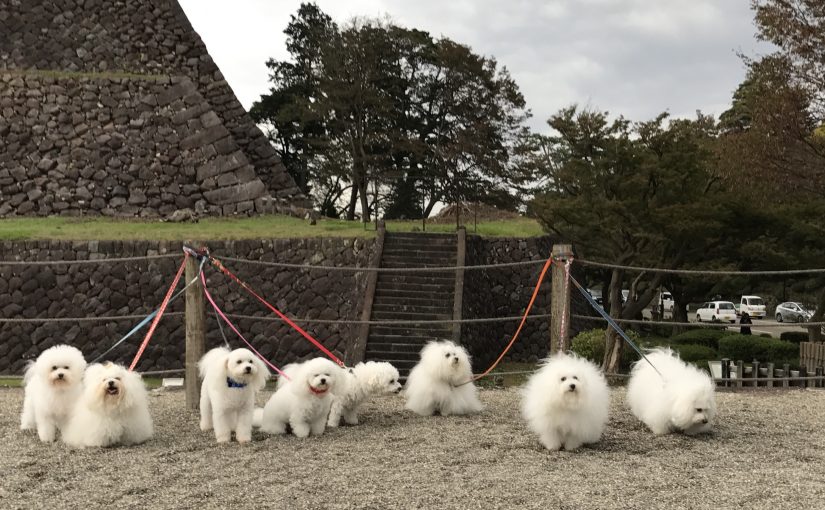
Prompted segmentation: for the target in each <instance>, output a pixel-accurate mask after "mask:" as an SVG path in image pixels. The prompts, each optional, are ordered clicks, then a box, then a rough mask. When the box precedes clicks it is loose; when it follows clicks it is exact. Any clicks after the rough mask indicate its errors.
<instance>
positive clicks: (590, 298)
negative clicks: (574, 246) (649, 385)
mask: <svg viewBox="0 0 825 510" xmlns="http://www.w3.org/2000/svg"><path fill="white" fill-rule="evenodd" d="M570 281H572V282H573V285H575V286H576V287H578V289H579V290H580V291H581V293H582V295H583V296H584V298H585V299H586V300H587V302H588V303H590V306H592V307H593V309H594V310H596V311H597V312H599V315H601V316H602V317H604V319H605V320H607V323H608V324H610V326H611V327H613V329H615V330H616V333H618V334H619V336H621V337H622V338H624V341H625V342H627V343H628V344H629V345H630V346H631V347H633V350H634V351H636V352H637V353H639V356H641V357H642V358H643V359H644V360H645V361H647V362H648V364H649V365H650V366H651V367H653V370H655V371H656V373H657V374H659V377H662V378H663V379H664V376H663V375H662V373H661V372H659V370H658V369H657V368H656V365H654V364H653V363H651V362H650V360H649V359H647V356H645V353H644V352H643V351H642V350H641V349H640V348H639V346H638V345H636V344H635V343H634V342H633V340H631V339H630V337H629V336H627V334H626V333H625V332H624V331H623V330H622V328H620V327H619V325H618V324H616V321H614V320H613V317H611V316H610V315H609V314H608V313H607V312H605V311H604V308H602V307H601V306H599V304H598V303H596V300H595V299H593V296H591V295H590V293H589V292H587V290H585V289H584V287H582V286H581V285H580V284H579V282H577V281H576V279H575V278H573V277H572V276H571V277H570Z"/></svg>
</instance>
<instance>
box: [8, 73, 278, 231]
mask: <svg viewBox="0 0 825 510" xmlns="http://www.w3.org/2000/svg"><path fill="white" fill-rule="evenodd" d="M0 111H1V112H2V116H1V117H0V216H6V215H32V214H34V215H38V216H48V215H53V214H60V215H64V216H65V215H69V216H80V215H87V216H88V215H101V214H102V215H107V216H142V217H157V216H168V215H170V214H171V213H172V212H174V211H175V210H177V209H187V208H188V209H191V210H193V211H194V212H195V213H196V214H198V215H212V216H219V215H231V214H235V213H240V214H245V213H248V212H251V211H255V210H256V209H257V211H258V212H263V211H264V208H265V207H264V200H263V198H264V197H266V196H267V189H266V186H265V185H264V183H263V182H262V181H261V180H260V179H259V178H258V177H257V175H256V174H255V167H254V166H252V164H251V163H250V162H249V161H248V160H247V158H246V155H245V154H244V152H243V151H241V150H240V148H239V146H238V145H237V143H235V140H234V139H233V138H232V136H231V135H230V133H229V131H228V130H227V129H226V128H225V127H224V126H223V124H221V123H220V119H218V117H217V114H216V113H215V112H214V111H213V110H212V109H211V108H210V106H209V104H208V103H207V102H206V101H205V100H204V98H203V97H202V96H201V95H200V93H199V92H198V90H197V88H196V87H195V85H194V84H193V83H192V82H191V81H190V80H189V79H188V78H166V77H155V78H152V79H145V78H134V77H123V78H89V77H81V76H78V75H53V74H46V73H30V74H16V73H10V72H7V73H2V72H0ZM256 205H257V208H256Z"/></svg>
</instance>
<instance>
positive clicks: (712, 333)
mask: <svg viewBox="0 0 825 510" xmlns="http://www.w3.org/2000/svg"><path fill="white" fill-rule="evenodd" d="M729 334H730V333H729V332H727V331H724V330H722V329H717V328H700V329H691V330H688V331H685V332H683V333H679V334H678V335H675V336H673V337H671V338H670V343H671V344H673V345H689V344H693V345H702V346H705V347H708V348H710V349H712V350H714V351H715V350H717V349H719V339H720V338H722V337H723V336H726V335H729Z"/></svg>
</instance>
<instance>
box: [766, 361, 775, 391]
mask: <svg viewBox="0 0 825 510" xmlns="http://www.w3.org/2000/svg"><path fill="white" fill-rule="evenodd" d="M774 377H776V373H774V371H773V363H768V381H767V384H768V388H773V378H774Z"/></svg>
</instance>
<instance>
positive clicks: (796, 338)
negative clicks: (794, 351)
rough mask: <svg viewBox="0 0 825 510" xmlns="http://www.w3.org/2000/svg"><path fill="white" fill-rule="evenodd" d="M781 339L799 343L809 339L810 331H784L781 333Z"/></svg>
mask: <svg viewBox="0 0 825 510" xmlns="http://www.w3.org/2000/svg"><path fill="white" fill-rule="evenodd" d="M779 339H780V340H785V341H786V342H793V343H795V344H798V343H800V342H807V341H808V333H807V331H784V332H783V333H782V334H781V335H779Z"/></svg>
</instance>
